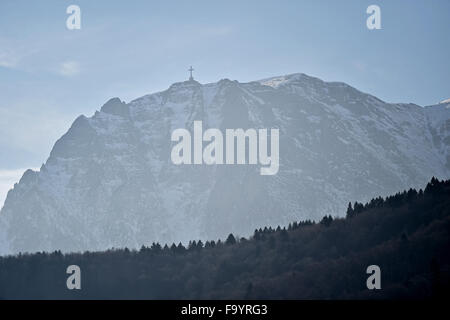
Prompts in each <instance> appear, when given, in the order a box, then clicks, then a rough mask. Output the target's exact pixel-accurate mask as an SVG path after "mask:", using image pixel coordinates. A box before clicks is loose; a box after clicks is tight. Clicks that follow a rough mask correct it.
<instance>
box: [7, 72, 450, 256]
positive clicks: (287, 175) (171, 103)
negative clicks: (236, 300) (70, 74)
mask: <svg viewBox="0 0 450 320" xmlns="http://www.w3.org/2000/svg"><path fill="white" fill-rule="evenodd" d="M195 120H202V122H203V126H204V127H205V129H206V128H219V129H221V130H225V129H227V128H232V129H234V128H244V129H247V128H256V129H258V128H268V129H269V128H278V129H279V132H280V168H279V172H278V174H277V175H274V176H261V175H260V174H259V166H250V165H248V166H232V165H225V166H214V165H213V166H208V165H203V166H201V165H197V166H195V165H192V166H189V165H188V166H186V165H179V166H177V165H174V164H173V163H172V162H171V160H170V153H171V148H172V145H173V143H171V133H172V131H173V130H175V129H178V128H192V124H193V122H194V121H195ZM449 133H450V109H448V108H445V106H443V105H442V104H441V105H437V106H430V107H425V108H423V107H420V106H418V105H414V104H390V103H386V102H383V101H381V100H380V99H377V98H376V97H374V96H371V95H369V94H365V93H362V92H360V91H358V90H357V89H355V88H353V87H351V86H349V85H347V84H345V83H339V82H324V81H322V80H320V79H317V78H313V77H310V76H307V75H305V74H292V75H287V76H280V77H273V78H270V79H264V80H261V81H254V82H249V83H240V82H238V81H230V80H228V79H223V80H220V81H219V82H217V83H210V84H200V83H199V82H197V81H195V80H191V81H185V82H180V83H175V84H173V85H172V86H170V88H168V89H167V90H165V91H162V92H158V93H154V94H150V95H146V96H143V97H141V98H138V99H136V100H133V101H131V102H129V103H125V102H123V101H121V100H120V99H119V98H113V99H111V100H109V101H108V102H107V103H105V105H103V107H102V108H101V110H100V111H97V112H96V113H95V114H94V115H93V116H92V117H89V118H87V117H85V116H80V117H78V118H77V119H76V120H75V122H74V123H73V124H72V126H71V128H70V129H69V130H68V132H67V133H66V134H65V135H63V136H62V137H61V138H60V139H59V140H58V141H57V142H56V143H55V145H54V147H53V150H52V151H51V153H50V156H49V158H48V160H47V162H46V163H45V164H44V165H42V167H41V169H40V171H38V172H35V171H31V170H28V171H27V172H25V174H24V175H23V177H22V179H21V180H20V182H19V183H18V184H16V185H15V186H14V189H12V190H11V191H10V192H9V193H8V196H7V199H6V201H5V205H4V207H3V209H2V211H1V213H0V253H2V254H5V253H17V252H20V251H21V252H24V251H40V250H47V251H52V250H56V249H60V250H63V251H77V250H100V249H106V248H110V247H124V246H127V247H134V248H135V247H139V246H141V245H142V244H149V243H151V242H153V241H159V242H162V243H172V242H176V243H177V242H179V241H183V242H185V241H188V240H191V239H217V238H219V237H220V238H224V237H225V236H226V235H228V234H229V233H231V232H232V233H234V234H238V235H242V236H247V235H249V234H250V233H252V232H253V231H254V229H255V228H259V227H260V226H266V225H272V226H276V225H279V224H287V223H289V222H291V221H294V220H303V219H319V218H321V217H322V216H324V215H325V214H331V215H342V214H344V213H345V208H346V207H347V204H348V202H349V201H355V200H357V201H366V200H368V199H370V198H373V197H377V196H380V195H387V194H391V193H394V192H396V191H399V190H402V189H405V188H410V187H423V186H424V185H425V184H426V182H427V181H428V180H429V179H430V178H431V177H432V176H436V177H439V178H443V179H448V178H449V177H450V140H449V137H450V134H449Z"/></svg>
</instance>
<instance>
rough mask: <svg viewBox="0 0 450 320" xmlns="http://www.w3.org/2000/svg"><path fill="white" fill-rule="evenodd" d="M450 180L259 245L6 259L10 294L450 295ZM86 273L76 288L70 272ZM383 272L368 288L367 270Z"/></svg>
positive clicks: (0, 264) (0, 275) (5, 288)
mask: <svg viewBox="0 0 450 320" xmlns="http://www.w3.org/2000/svg"><path fill="white" fill-rule="evenodd" d="M449 252H450V180H449V181H439V180H437V179H434V178H433V179H432V180H431V182H430V183H429V184H428V185H427V186H426V188H425V189H424V190H423V191H422V190H419V191H416V190H412V189H411V190H409V191H405V192H402V193H399V194H396V195H394V196H391V197H388V198H386V199H382V198H377V199H373V200H372V201H370V202H369V203H367V204H365V205H363V204H359V203H355V204H353V205H349V208H348V210H347V217H346V218H345V219H344V218H338V219H333V218H332V217H330V216H326V217H324V219H322V221H320V222H318V223H315V222H311V221H303V222H299V223H293V224H291V225H289V226H288V227H287V228H286V229H285V228H282V229H280V228H277V229H276V230H273V229H271V228H265V229H263V230H261V229H260V230H257V231H255V233H254V235H253V237H252V238H251V239H243V238H242V239H236V238H235V237H234V236H232V235H230V236H229V237H228V239H227V240H226V241H224V242H221V241H218V242H206V243H205V244H204V243H202V242H200V241H199V242H192V243H191V244H190V245H189V247H188V248H185V247H183V246H182V245H178V246H176V245H172V246H171V247H169V246H164V247H161V246H160V245H159V244H153V245H152V246H150V247H142V248H141V250H139V251H130V250H128V249H120V250H117V249H116V250H109V251H106V252H85V253H83V254H81V253H73V254H61V252H53V253H37V254H21V255H19V256H14V257H12V256H10V257H3V258H0V297H2V298H5V299H11V298H42V299H47V298H62V299H72V298H88V299H90V298H101V299H103V298H108V299H110V298H112V299H122V298H138V299H141V298H142V299H197V298H201V299H209V298H218V299H225V298H226V299H266V298H267V299H349V298H369V299H372V298H374V299H378V298H383V299H386V298H407V299H409V298H414V299H416V298H419V299H421V298H439V297H440V298H444V297H448V290H449V287H450V285H449V283H450V282H449V273H450V270H449V266H450V263H449V262H450V261H449V260H450V255H449ZM73 264H75V265H78V266H79V267H80V268H81V290H68V289H67V287H66V279H67V277H68V276H69V275H68V274H66V268H67V266H69V265H73ZM369 265H378V266H379V267H380V269H381V290H368V289H367V287H366V280H367V278H368V276H369V275H368V274H367V273H366V268H367V267H368V266H369Z"/></svg>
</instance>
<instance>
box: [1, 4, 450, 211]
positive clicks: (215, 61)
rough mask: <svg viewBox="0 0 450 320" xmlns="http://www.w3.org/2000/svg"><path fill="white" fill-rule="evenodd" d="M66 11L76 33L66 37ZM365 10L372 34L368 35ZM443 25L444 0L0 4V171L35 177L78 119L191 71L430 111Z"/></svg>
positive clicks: (441, 62)
mask: <svg viewBox="0 0 450 320" xmlns="http://www.w3.org/2000/svg"><path fill="white" fill-rule="evenodd" d="M70 4H77V5H79V6H80V7H81V19H82V22H81V24H82V29H81V30H74V31H69V30H68V29H66V19H67V17H68V15H67V14H66V8H67V7H68V6H69V5H70ZM370 4H377V5H379V6H380V7H381V17H382V30H374V31H370V30H368V29H367V28H366V19H367V16H368V15H367V14H366V8H367V7H368V6H369V5H370ZM449 14H450V1H448V0H441V1H439V0H428V1H427V0H414V1H410V0H389V1H383V0H370V1H364V0H347V1H335V0H331V1H318V0H314V1H313V0H310V1H300V0H295V1H283V0H280V1H278V0H277V1H262V0H252V1H249V0H247V1H244V0H239V1H234V0H233V1H230V0H227V1H214V0H208V1H203V0H202V1H199V0H196V1H193V0H191V1H148V0H147V1H100V0H96V1H85V0H78V1H75V0H74V1H63V0H53V1H48V0H47V1H45V0H43V1H33V2H31V1H23V0H22V1H20V0H19V1H18V0H1V2H0V154H1V156H0V172H2V171H1V170H6V171H8V170H16V169H22V168H28V167H39V166H40V165H41V164H42V163H43V162H44V161H45V160H46V157H47V156H48V154H49V152H50V149H51V147H52V145H53V144H54V142H55V141H56V139H57V138H59V137H60V136H61V135H62V134H63V133H64V132H65V131H66V130H67V129H68V127H69V126H70V124H71V122H72V121H73V120H74V119H75V118H76V116H78V115H79V114H82V113H83V114H86V115H88V116H89V115H91V114H92V113H93V112H94V111H95V110H96V109H99V108H100V106H101V105H102V104H103V103H104V102H105V101H106V100H108V99H109V98H111V97H114V96H118V97H120V98H121V99H123V100H125V101H130V100H132V99H134V98H137V97H139V96H142V95H144V94H147V93H151V92H154V91H159V90H164V89H166V88H167V87H168V86H169V85H170V84H172V83H173V82H177V81H182V80H185V79H186V78H187V77H188V72H187V68H188V67H189V66H190V65H193V66H194V68H195V69H196V71H195V73H194V76H195V77H196V79H197V80H198V81H200V82H202V83H206V82H215V81H218V80H220V79H222V78H230V79H233V80H234V79H236V80H238V81H241V82H246V81H251V80H257V79H261V78H266V77H270V76H275V75H282V74H289V73H295V72H303V73H306V74H309V75H312V76H316V77H319V78H321V79H323V80H327V81H344V82H346V83H348V84H350V85H352V86H354V87H356V88H358V89H360V90H362V91H365V92H369V93H371V94H373V95H375V96H377V97H379V98H381V99H383V100H385V101H389V102H413V103H417V104H420V105H429V104H434V103H437V102H439V101H440V100H443V99H446V98H449V97H450V66H449V63H448V57H450V41H449V34H450V32H449V31H450V18H449ZM0 185H1V177H0ZM0 189H1V187H0ZM0 193H1V190H0ZM0 202H1V196H0Z"/></svg>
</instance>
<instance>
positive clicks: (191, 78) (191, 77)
mask: <svg viewBox="0 0 450 320" xmlns="http://www.w3.org/2000/svg"><path fill="white" fill-rule="evenodd" d="M188 71H189V72H190V77H189V81H193V80H194V77H193V76H192V71H194V68H192V66H191V67H190V68H189V69H188Z"/></svg>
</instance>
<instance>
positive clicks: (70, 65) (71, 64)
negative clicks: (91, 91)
mask: <svg viewBox="0 0 450 320" xmlns="http://www.w3.org/2000/svg"><path fill="white" fill-rule="evenodd" d="M59 73H60V74H61V75H63V76H66V77H72V76H75V75H77V74H79V73H80V64H79V63H78V62H76V61H66V62H63V63H62V64H61V66H60V69H59Z"/></svg>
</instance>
